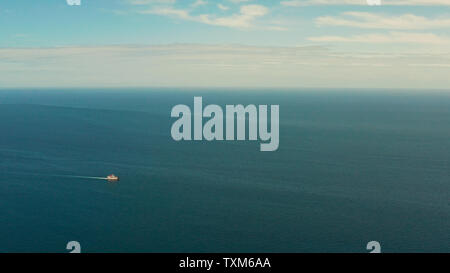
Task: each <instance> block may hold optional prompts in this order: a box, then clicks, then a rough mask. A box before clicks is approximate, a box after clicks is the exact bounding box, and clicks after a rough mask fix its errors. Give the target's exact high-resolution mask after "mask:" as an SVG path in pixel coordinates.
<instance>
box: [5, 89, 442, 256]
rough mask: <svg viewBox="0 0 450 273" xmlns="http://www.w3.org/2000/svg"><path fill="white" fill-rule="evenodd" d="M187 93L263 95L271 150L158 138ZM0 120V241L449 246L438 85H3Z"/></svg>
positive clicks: (270, 248)
mask: <svg viewBox="0 0 450 273" xmlns="http://www.w3.org/2000/svg"><path fill="white" fill-rule="evenodd" d="M194 95H195V96H203V101H204V104H219V105H222V106H224V105H225V104H244V105H246V104H279V105H280V148H279V150H278V151H276V152H265V153H263V152H260V151H259V142H206V141H205V142H175V141H173V140H172V138H171V137H170V127H171V125H172V122H173V121H174V120H173V119H171V118H170V111H171V108H172V107H173V106H174V105H176V104H188V105H191V106H192V104H193V97H194ZM0 128H1V134H0V252H66V250H65V246H66V244H67V242H68V241H72V240H76V241H79V242H80V243H81V246H82V251H83V252H367V251H366V249H365V247H366V244H367V242H369V241H372V240H376V241H379V242H380V243H381V245H382V251H384V252H449V251H450V244H449V242H450V237H449V231H450V203H449V200H450V198H449V192H450V179H449V178H450V93H448V92H447V93H445V92H443V93H437V92H427V91H423V92H407V91H403V92H389V91H387V90H386V91H376V90H372V91H370V90H364V91H361V90H354V91H345V90H328V91H326V90H310V91H305V90H304V91H301V90H300V91H297V92H294V91H289V92H288V91H278V90H265V91H238V90H214V91H211V90H197V91H196V90H168V89H164V90H50V91H49V90H3V91H0ZM110 173H115V174H117V175H119V176H120V178H121V181H120V182H118V183H106V182H105V181H102V180H91V179H81V178H70V177H62V176H63V175H76V176H105V175H107V174H110Z"/></svg>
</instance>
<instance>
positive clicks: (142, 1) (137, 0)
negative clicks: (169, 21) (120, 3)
mask: <svg viewBox="0 0 450 273" xmlns="http://www.w3.org/2000/svg"><path fill="white" fill-rule="evenodd" d="M175 2H176V0H128V3H130V4H132V5H148V4H174V3H175Z"/></svg>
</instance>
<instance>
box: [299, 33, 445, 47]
mask: <svg viewBox="0 0 450 273" xmlns="http://www.w3.org/2000/svg"><path fill="white" fill-rule="evenodd" d="M308 40H310V41H313V42H341V43H400V44H404V43H407V44H433V45H450V37H448V36H439V35H436V34H433V33H409V32H390V33H388V34H373V33H372V34H362V35H353V36H319V37H309V38H308Z"/></svg>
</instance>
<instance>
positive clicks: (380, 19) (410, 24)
mask: <svg viewBox="0 0 450 273" xmlns="http://www.w3.org/2000/svg"><path fill="white" fill-rule="evenodd" d="M449 1H450V0H449ZM316 24H318V25H319V26H323V25H327V26H346V27H356V28H371V29H431V28H449V27H450V18H448V17H445V18H433V19H431V18H427V17H423V16H418V15H414V14H403V15H396V16H387V15H383V14H375V13H370V12H344V13H342V15H341V16H337V17H335V16H322V17H319V18H317V19H316Z"/></svg>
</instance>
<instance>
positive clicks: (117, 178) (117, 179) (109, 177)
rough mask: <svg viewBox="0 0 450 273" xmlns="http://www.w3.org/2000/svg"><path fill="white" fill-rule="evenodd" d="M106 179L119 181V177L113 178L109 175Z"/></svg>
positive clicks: (113, 176) (112, 175)
mask: <svg viewBox="0 0 450 273" xmlns="http://www.w3.org/2000/svg"><path fill="white" fill-rule="evenodd" d="M106 179H107V180H108V181H111V182H112V181H119V177H118V176H115V175H114V174H110V175H108V176H107V177H106Z"/></svg>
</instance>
